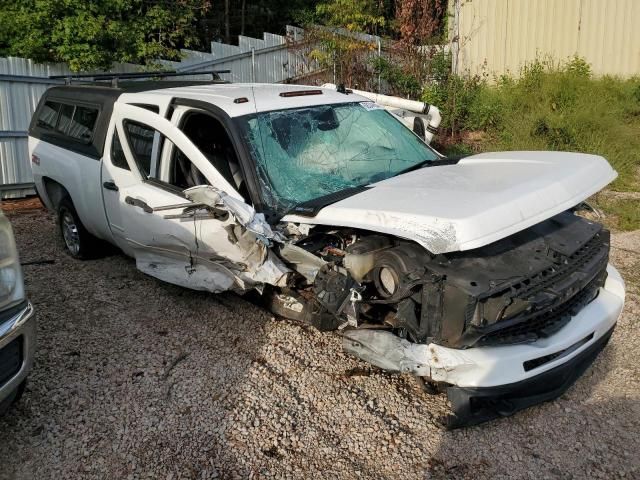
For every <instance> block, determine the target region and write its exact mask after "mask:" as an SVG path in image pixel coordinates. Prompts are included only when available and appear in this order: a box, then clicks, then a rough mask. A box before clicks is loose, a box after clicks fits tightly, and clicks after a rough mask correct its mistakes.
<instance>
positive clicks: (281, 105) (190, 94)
mask: <svg viewBox="0 0 640 480" xmlns="http://www.w3.org/2000/svg"><path fill="white" fill-rule="evenodd" d="M158 83H160V82H158ZM162 83H164V84H167V83H169V82H162ZM141 93H142V92H140V91H138V92H136V93H133V92H131V91H127V90H123V93H122V95H121V96H120V97H119V98H118V101H123V102H127V103H129V102H132V103H133V102H139V101H140V94H141ZM144 94H145V95H144V97H145V99H148V100H150V99H151V97H153V96H163V97H165V98H166V97H167V96H169V97H179V98H188V99H193V100H200V101H204V102H207V103H211V104H212V105H216V106H217V107H219V108H221V109H222V110H224V111H225V113H226V114H227V115H229V116H230V117H239V116H242V115H249V114H252V113H256V112H265V111H270V110H282V109H288V108H300V107H307V106H314V105H324V104H335V103H350V102H361V101H368V100H367V99H366V98H364V97H361V96H359V95H354V94H348V95H347V94H344V93H339V92H337V91H336V90H333V89H328V88H320V87H314V86H308V85H283V84H272V83H218V84H211V83H209V84H200V85H189V86H176V87H169V88H157V89H150V90H145V91H144Z"/></svg>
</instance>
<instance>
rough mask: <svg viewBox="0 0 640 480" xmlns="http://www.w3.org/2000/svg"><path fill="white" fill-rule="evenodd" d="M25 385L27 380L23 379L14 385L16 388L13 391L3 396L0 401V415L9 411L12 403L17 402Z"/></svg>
mask: <svg viewBox="0 0 640 480" xmlns="http://www.w3.org/2000/svg"><path fill="white" fill-rule="evenodd" d="M26 385H27V381H26V380H24V381H23V382H22V383H21V384H20V385H18V386H17V387H16V389H15V390H14V391H13V392H11V393H10V394H9V396H8V397H7V398H5V399H4V400H2V401H1V402H0V417H1V416H3V415H4V414H6V413H7V412H8V411H9V409H10V408H11V405H13V404H14V403H16V402H18V400H20V397H22V394H23V393H24V388H25V386H26Z"/></svg>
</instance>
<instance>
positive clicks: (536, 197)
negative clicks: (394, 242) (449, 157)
mask: <svg viewBox="0 0 640 480" xmlns="http://www.w3.org/2000/svg"><path fill="white" fill-rule="evenodd" d="M616 176H617V173H616V172H615V170H613V169H612V168H611V166H610V165H609V163H608V162H607V161H606V160H605V159H604V158H603V157H600V156H597V155H588V154H584V153H568V152H497V153H483V154H480V155H473V156H470V157H466V158H463V159H462V160H460V161H459V162H458V163H457V164H454V165H441V166H433V167H428V168H422V169H419V170H415V171H413V172H409V173H405V174H403V175H399V176H397V177H393V178H389V179H387V180H384V181H381V182H378V183H375V184H372V185H370V186H369V188H367V189H366V190H365V191H364V192H361V193H358V194H356V195H353V196H351V197H349V198H346V199H344V200H341V201H339V202H337V203H334V204H332V205H329V206H327V207H325V208H323V209H322V210H320V212H318V214H317V215H316V216H315V217H311V218H310V217H304V216H301V215H287V216H285V217H284V218H283V219H282V220H283V221H288V222H296V223H303V224H316V225H335V226H341V227H353V228H361V229H366V230H371V231H376V232H380V233H387V234H391V235H396V236H398V237H402V238H406V239H409V240H414V241H416V242H417V243H419V244H420V245H422V246H423V247H425V248H426V249H427V250H429V251H430V252H432V253H434V254H438V253H446V252H453V251H459V250H470V249H473V248H478V247H482V246H484V245H487V244H489V243H492V242H495V241H497V240H500V239H502V238H505V237H507V236H509V235H512V234H513V233H516V232H518V231H520V230H523V229H525V228H527V227H530V226H532V225H535V224H537V223H539V222H541V221H543V220H545V219H547V218H549V217H552V216H554V215H556V214H558V213H560V212H562V211H564V210H567V209H569V208H571V207H574V206H575V205H577V204H579V203H580V202H582V201H583V200H585V199H587V198H588V197H589V196H591V195H593V194H594V193H596V192H598V191H599V190H600V189H602V188H603V187H604V186H605V185H607V184H608V183H610V182H611V181H612V180H614V179H615V178H616Z"/></svg>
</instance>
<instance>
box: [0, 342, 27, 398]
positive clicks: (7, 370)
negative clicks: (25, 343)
mask: <svg viewBox="0 0 640 480" xmlns="http://www.w3.org/2000/svg"><path fill="white" fill-rule="evenodd" d="M21 366H22V337H21V336H20V337H18V338H16V339H15V340H12V341H11V342H9V343H8V344H6V345H5V346H4V347H2V349H0V387H2V386H4V384H5V383H7V382H8V381H9V380H11V379H12V378H13V377H14V376H15V375H16V374H17V373H18V372H19V371H20V367H21Z"/></svg>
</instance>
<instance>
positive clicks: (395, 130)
mask: <svg viewBox="0 0 640 480" xmlns="http://www.w3.org/2000/svg"><path fill="white" fill-rule="evenodd" d="M239 121H240V122H241V126H242V130H243V131H244V134H245V139H246V141H247V143H248V146H249V150H250V152H251V155H252V156H253V159H254V161H255V163H256V169H257V172H258V178H259V180H260V187H261V189H262V193H263V196H264V198H265V200H266V201H267V202H268V203H270V204H271V205H272V206H273V207H275V208H276V209H278V210H280V209H282V210H288V209H290V208H292V207H294V206H295V205H299V204H300V203H304V202H308V201H310V200H314V199H317V198H320V197H324V196H326V195H329V194H332V193H336V192H339V191H342V190H345V189H349V188H353V187H359V186H363V185H368V184H370V183H374V182H377V181H380V180H384V179H385V178H389V177H392V176H394V175H396V174H398V173H399V172H401V171H403V170H406V169H407V168H410V167H412V166H414V165H417V164H420V163H424V162H425V161H426V162H428V161H430V160H436V159H437V158H438V156H437V155H436V153H435V152H434V151H433V150H431V149H430V148H429V147H428V146H427V145H426V144H425V143H424V142H423V141H422V140H420V139H419V138H418V137H417V136H416V135H414V134H413V133H412V132H411V131H410V130H409V129H407V128H406V127H405V126H404V125H402V124H401V123H400V121H399V120H397V119H396V118H395V117H394V116H393V115H391V114H390V113H389V112H387V111H386V110H384V109H382V108H379V107H378V106H377V105H376V104H374V103H372V102H362V103H347V104H336V105H321V106H314V107H304V108H297V109H289V110H279V111H270V112H263V113H257V114H255V115H250V116H247V117H242V118H241V119H239Z"/></svg>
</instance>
